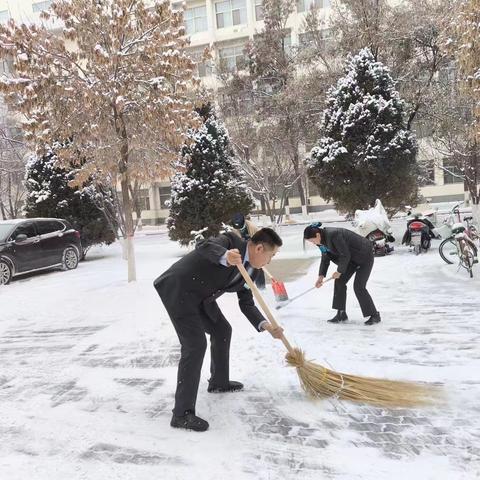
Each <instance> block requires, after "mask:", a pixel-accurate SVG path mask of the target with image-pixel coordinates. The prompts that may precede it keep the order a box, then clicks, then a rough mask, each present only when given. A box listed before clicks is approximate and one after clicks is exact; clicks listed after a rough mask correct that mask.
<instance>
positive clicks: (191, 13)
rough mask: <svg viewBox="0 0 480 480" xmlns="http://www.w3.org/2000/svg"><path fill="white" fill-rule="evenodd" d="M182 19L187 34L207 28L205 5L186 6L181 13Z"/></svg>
mask: <svg viewBox="0 0 480 480" xmlns="http://www.w3.org/2000/svg"><path fill="white" fill-rule="evenodd" d="M183 19H184V21H185V29H186V30H187V33H188V34H189V35H192V34H193V33H197V32H205V31H207V30H208V24H207V7H206V6H205V5H203V6H202V7H194V8H188V9H187V10H185V13H184V14H183Z"/></svg>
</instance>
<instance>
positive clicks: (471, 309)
mask: <svg viewBox="0 0 480 480" xmlns="http://www.w3.org/2000/svg"><path fill="white" fill-rule="evenodd" d="M342 226H349V224H348V223H343V224H342ZM394 228H395V229H396V230H397V232H398V233H397V237H399V238H401V237H400V236H399V232H400V230H401V229H402V228H403V224H402V223H401V221H400V220H399V221H398V222H397V223H396V224H395V225H394ZM153 233H155V232H153ZM157 233H158V234H156V235H143V236H141V237H139V238H138V239H137V241H136V254H137V269H138V281H137V282H136V283H135V284H131V285H127V284H126V281H125V279H126V264H125V262H124V261H122V260H121V253H120V249H119V247H118V246H116V245H114V246H111V247H108V248H97V249H96V250H94V251H92V252H91V253H90V255H89V258H88V260H87V261H86V262H83V263H81V264H80V266H79V268H78V269H77V270H75V271H71V272H51V273H44V274H42V275H35V276H29V277H28V278H21V279H18V280H15V281H14V282H12V284H11V285H9V286H6V287H1V288H0V365H1V370H0V401H1V403H0V440H1V442H0V479H2V480H3V479H5V480H7V479H8V480H17V479H18V480H57V479H58V480H67V479H68V480H77V479H85V480H90V479H95V480H96V479H99V480H109V479H112V480H113V479H115V480H117V479H128V480H137V479H138V480H149V479H155V480H158V479H167V480H170V479H181V480H184V479H185V480H188V479H195V480H202V479H206V480H214V479H225V478H228V479H229V480H237V479H239V480H240V479H241V480H243V479H258V480H267V479H268V480H273V479H292V478H295V479H302V480H303V479H315V480H317V479H318V480H320V479H345V480H354V479H365V480H372V479H373V480H376V479H385V478H388V480H396V479H399V480H400V479H405V478H408V479H422V480H427V479H449V480H459V479H477V478H480V418H479V416H480V406H479V401H478V399H479V398H480V374H479V372H480V346H479V341H480V297H479V291H480V267H479V266H478V265H477V266H476V271H475V275H476V277H475V278H474V279H473V280H471V279H470V278H468V275H467V273H466V272H464V271H457V268H456V266H447V265H445V264H444V263H443V262H442V260H441V259H440V256H439V255H438V251H437V246H438V242H435V243H434V248H433V249H432V250H431V251H430V252H428V253H427V254H425V255H421V256H418V257H415V256H414V255H413V253H411V252H409V251H408V250H407V249H406V248H403V247H400V246H396V250H395V252H394V253H393V254H392V255H391V256H388V257H385V258H379V259H377V260H376V262H375V266H374V271H373V274H372V278H371V280H370V282H369V285H370V290H371V293H372V296H373V298H374V300H375V302H376V303H377V306H378V308H379V310H380V311H381V314H382V319H383V321H382V323H380V324H378V325H376V326H373V327H366V326H364V325H363V321H362V320H363V319H362V318H361V314H360V310H359V308H358V305H357V303H356V300H355V298H354V296H353V294H350V296H349V301H348V314H349V317H350V321H349V322H348V323H347V324H345V325H331V324H328V323H326V319H327V318H330V317H331V316H332V310H331V308H330V305H331V297H332V288H333V285H332V284H331V283H330V284H327V285H325V287H323V288H322V289H320V290H316V291H314V292H312V293H310V294H308V295H306V296H304V297H302V298H301V299H299V300H298V301H296V302H293V303H291V304H290V305H289V306H288V307H285V308H284V309H282V310H278V311H276V310H275V314H276V315H277V316H278V320H279V321H280V323H282V324H283V325H284V327H285V330H286V335H287V337H288V338H289V340H290V341H291V342H292V343H294V344H296V345H298V346H300V347H302V348H304V349H305V350H306V351H307V353H308V356H309V357H310V358H312V359H315V360H316V361H318V362H319V363H323V364H327V365H330V366H332V367H333V368H335V369H338V370H341V371H346V372H351V373H357V374H363V375H372V376H380V377H388V378H392V379H411V380H425V381H430V382H441V383H444V384H445V391H446V393H447V403H446V405H441V406H438V407H434V408H428V409H422V410H420V409H418V410H405V409H400V410H384V409H378V408H372V407H366V406H359V405H354V404H350V403H346V402H342V403H340V402H338V401H327V400H326V401H318V402H311V401H309V400H307V399H306V398H305V396H304V395H303V393H302V391H301V389H300V387H299V385H298V381H297V377H296V373H295V372H294V371H293V370H291V369H289V368H288V367H286V366H285V363H284V349H283V345H282V344H281V342H279V341H275V340H273V339H272V338H271V337H270V336H269V335H268V334H267V333H262V334H259V333H256V332H255V331H254V330H253V328H252V327H251V325H250V324H249V323H248V321H247V320H246V319H245V318H244V317H243V316H242V314H241V313H240V312H239V309H238V306H237V302H236V295H234V294H227V295H224V296H223V297H222V298H221V299H220V304H221V306H222V308H223V309H224V311H225V312H227V317H228V318H229V319H230V320H231V323H232V326H233V338H232V351H231V372H232V379H235V380H240V381H242V382H244V384H245V390H244V391H242V392H239V393H236V394H220V395H219V394H217V395H212V394H208V393H207V392H206V386H207V383H206V379H207V378H208V366H209V360H208V356H207V358H206V361H205V364H204V370H203V375H202V381H201V385H200V391H199V396H198V403H197V412H198V414H199V415H201V416H203V417H204V418H206V419H207V420H208V421H209V422H210V430H209V431H208V432H205V433H194V432H186V431H182V430H174V429H172V428H170V426H169V421H170V416H171V408H172V402H173V393H174V387H175V376H176V363H177V360H178V357H179V346H178V341H177V338H176V336H175V332H174V330H173V327H172V325H171V323H170V321H169V319H168V317H167V315H166V313H165V310H164V309H163V306H162V304H161V302H160V299H159V298H158V297H157V294H156V292H155V291H154V289H153V287H152V281H153V280H154V278H155V277H156V276H157V275H158V274H159V273H161V272H162V271H163V270H165V269H166V268H167V267H168V266H169V265H170V264H171V263H172V262H174V261H175V260H176V259H177V258H179V257H180V256H181V255H182V254H183V253H184V251H183V250H181V249H180V248H179V247H178V246H177V245H176V244H174V243H172V242H169V241H168V239H167V237H166V235H165V232H164V231H163V232H162V231H160V232H157ZM280 233H281V234H282V235H283V237H284V240H285V246H284V248H283V249H282V251H281V253H280V254H279V255H278V259H277V260H274V262H276V263H277V265H272V268H275V270H276V271H278V270H281V268H282V267H281V266H282V264H281V260H282V258H284V259H287V258H288V259H292V258H302V259H305V258H307V259H310V260H311V264H310V268H309V269H308V271H306V272H305V274H304V275H301V276H299V277H297V278H296V279H295V280H294V281H291V282H289V283H288V284H287V290H288V292H289V295H290V296H291V297H292V296H294V295H295V294H296V293H299V292H302V291H303V290H305V289H307V288H309V287H310V286H311V285H312V284H313V282H314V281H315V279H316V273H317V272H316V270H317V268H318V263H319V255H318V253H317V251H315V250H314V249H307V251H306V252H303V249H302V241H301V233H302V227H301V226H288V227H287V226H285V227H281V228H280ZM303 263H307V262H303ZM286 264H287V263H286ZM291 264H292V263H291V261H290V262H289V263H288V265H291ZM289 268H290V267H289ZM267 295H268V301H269V303H270V304H271V305H272V306H274V300H273V297H272V295H271V293H270V292H268V293H267Z"/></svg>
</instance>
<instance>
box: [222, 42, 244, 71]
mask: <svg viewBox="0 0 480 480" xmlns="http://www.w3.org/2000/svg"><path fill="white" fill-rule="evenodd" d="M243 49H244V46H243V45H236V46H232V47H224V48H220V49H219V50H218V55H219V58H220V70H226V71H228V72H234V71H235V70H242V69H243V68H244V67H245V56H244V54H243Z"/></svg>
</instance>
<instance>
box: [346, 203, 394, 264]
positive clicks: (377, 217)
mask: <svg viewBox="0 0 480 480" xmlns="http://www.w3.org/2000/svg"><path fill="white" fill-rule="evenodd" d="M355 224H356V227H357V231H358V233H359V234H360V235H362V236H363V237H366V238H368V239H369V240H370V242H371V243H372V249H373V254H374V255H376V256H382V257H383V256H385V255H387V254H389V253H391V252H393V246H392V245H390V243H393V242H394V241H395V238H394V237H393V235H392V228H391V226H390V222H389V220H388V216H387V212H386V211H385V209H384V208H383V205H382V202H381V201H380V200H378V199H377V200H376V201H375V206H374V207H373V208H370V209H368V210H357V211H356V212H355Z"/></svg>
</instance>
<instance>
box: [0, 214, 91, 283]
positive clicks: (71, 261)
mask: <svg viewBox="0 0 480 480" xmlns="http://www.w3.org/2000/svg"><path fill="white" fill-rule="evenodd" d="M81 252H82V245H81V243H80V233H79V232H77V231H76V230H74V229H73V228H72V226H71V225H70V224H69V223H68V222H67V221H66V220H62V219H60V218H29V219H21V220H20V219H19V220H4V221H0V285H6V284H7V283H8V282H10V280H11V279H12V277H15V276H16V275H22V274H24V273H30V272H34V271H37V270H44V269H47V268H52V267H60V268H63V269H64V270H72V269H74V268H77V265H78V261H79V259H80V257H81Z"/></svg>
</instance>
